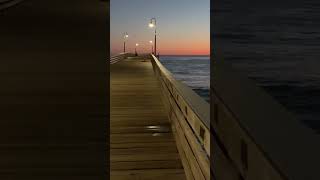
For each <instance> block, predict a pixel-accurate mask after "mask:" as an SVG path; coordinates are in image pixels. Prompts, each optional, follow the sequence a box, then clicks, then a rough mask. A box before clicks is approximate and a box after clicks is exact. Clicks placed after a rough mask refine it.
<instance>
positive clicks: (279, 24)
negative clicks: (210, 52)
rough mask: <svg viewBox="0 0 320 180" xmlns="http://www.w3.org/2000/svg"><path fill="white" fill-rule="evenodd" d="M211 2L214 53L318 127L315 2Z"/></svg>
mask: <svg viewBox="0 0 320 180" xmlns="http://www.w3.org/2000/svg"><path fill="white" fill-rule="evenodd" d="M216 2H217V1H216ZM213 6H214V8H213V10H212V13H213V14H214V17H212V18H213V21H212V27H213V37H214V38H213V43H214V45H215V47H216V52H217V53H220V54H221V55H222V56H223V57H224V60H225V61H228V62H230V63H231V64H232V65H233V66H235V67H236V68H238V69H240V70H243V71H245V72H247V74H248V77H249V78H251V79H254V80H255V81H256V83H257V85H259V86H261V87H263V88H264V89H265V90H266V91H267V92H268V93H269V94H271V95H272V96H273V97H274V98H275V99H276V100H277V101H278V102H280V103H281V104H283V105H284V106H285V107H286V108H287V109H288V110H289V111H291V112H292V113H294V114H295V115H296V117H297V118H298V119H299V120H301V121H302V122H303V123H304V124H305V125H307V126H309V127H311V128H313V129H314V130H315V131H317V132H320V11H319V9H320V1H318V0H291V1H278V0H269V1H262V0H258V1H252V2H250V6H248V3H243V1H231V0H226V1H224V2H223V3H220V4H214V5H213Z"/></svg>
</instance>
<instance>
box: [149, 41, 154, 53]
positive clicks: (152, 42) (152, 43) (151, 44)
mask: <svg viewBox="0 0 320 180" xmlns="http://www.w3.org/2000/svg"><path fill="white" fill-rule="evenodd" d="M149 43H150V44H151V54H153V42H152V41H149Z"/></svg>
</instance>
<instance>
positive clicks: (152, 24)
mask: <svg viewBox="0 0 320 180" xmlns="http://www.w3.org/2000/svg"><path fill="white" fill-rule="evenodd" d="M156 25H157V20H156V18H151V19H150V23H149V27H150V28H154V54H155V55H156V56H157V27H156Z"/></svg>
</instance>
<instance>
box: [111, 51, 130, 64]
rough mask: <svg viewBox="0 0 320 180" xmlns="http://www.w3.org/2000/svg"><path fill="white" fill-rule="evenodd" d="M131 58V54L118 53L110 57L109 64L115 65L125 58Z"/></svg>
mask: <svg viewBox="0 0 320 180" xmlns="http://www.w3.org/2000/svg"><path fill="white" fill-rule="evenodd" d="M131 56H133V54H131V53H120V54H118V55H115V56H111V58H110V64H114V63H117V62H119V61H122V60H123V59H126V58H127V57H131Z"/></svg>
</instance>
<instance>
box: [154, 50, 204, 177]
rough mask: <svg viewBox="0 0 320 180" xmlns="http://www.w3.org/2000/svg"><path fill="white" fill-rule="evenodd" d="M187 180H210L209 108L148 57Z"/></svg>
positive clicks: (202, 100)
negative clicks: (158, 84) (157, 82)
mask: <svg viewBox="0 0 320 180" xmlns="http://www.w3.org/2000/svg"><path fill="white" fill-rule="evenodd" d="M151 62H152V65H153V69H154V73H155V76H156V78H157V79H158V80H159V83H160V87H161V92H162V99H163V102H164V103H165V107H166V109H167V112H168V116H169V119H170V122H171V125H172V130H173V134H174V136H175V139H176V143H177V148H178V151H179V154H180V157H181V160H182V164H183V167H184V170H185V173H186V176H187V179H197V180H198V179H200V180H209V179H210V105H209V103H207V102H206V101H205V100H204V99H202V98H201V97H200V96H199V95H197V94H196V93H195V92H194V91H193V90H192V89H191V88H190V87H188V86H186V85H185V84H183V83H181V82H179V81H177V80H176V79H175V78H174V77H173V75H172V74H171V73H170V72H169V71H168V70H167V69H166V68H165V67H164V66H163V65H162V64H161V63H160V61H159V60H158V59H157V58H156V57H155V56H154V55H151Z"/></svg>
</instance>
